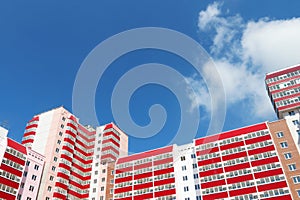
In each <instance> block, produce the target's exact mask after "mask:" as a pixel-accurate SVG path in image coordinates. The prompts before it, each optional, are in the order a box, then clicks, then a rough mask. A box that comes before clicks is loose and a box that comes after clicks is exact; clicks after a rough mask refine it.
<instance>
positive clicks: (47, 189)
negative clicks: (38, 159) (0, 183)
mask: <svg viewBox="0 0 300 200" xmlns="http://www.w3.org/2000/svg"><path fill="white" fill-rule="evenodd" d="M22 144H23V145H24V146H26V147H28V148H31V149H32V150H34V151H36V152H38V153H40V154H42V155H44V156H45V167H44V173H43V176H42V180H41V184H40V189H39V194H38V195H39V199H45V200H50V199H51V200H52V199H99V198H102V199H106V193H105V191H106V190H109V189H110V187H109V185H108V184H107V179H106V178H104V177H105V176H106V173H104V174H103V173H101V172H102V171H105V172H106V171H108V170H109V169H110V166H111V164H109V163H111V162H114V161H115V160H116V159H117V158H118V157H119V156H126V155H127V152H128V137H127V135H126V134H125V133H123V132H122V131H121V130H120V129H119V128H118V127H117V126H116V125H114V124H113V123H110V124H107V125H104V126H100V127H97V128H92V127H91V126H83V125H81V124H80V123H79V119H77V118H76V117H75V116H74V115H73V114H72V113H70V112H69V111H67V110H66V109H65V108H63V107H59V108H56V109H53V110H50V111H47V112H44V113H41V114H39V115H36V116H34V117H33V118H32V119H31V120H30V121H29V122H28V123H27V126H26V130H25V133H24V137H23V140H22ZM103 178H104V179H103Z"/></svg>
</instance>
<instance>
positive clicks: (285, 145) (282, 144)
mask: <svg viewBox="0 0 300 200" xmlns="http://www.w3.org/2000/svg"><path fill="white" fill-rule="evenodd" d="M280 146H281V148H287V147H288V143H287V142H281V143H280Z"/></svg>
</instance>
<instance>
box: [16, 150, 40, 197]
mask: <svg viewBox="0 0 300 200" xmlns="http://www.w3.org/2000/svg"><path fill="white" fill-rule="evenodd" d="M44 159H45V157H44V156H42V155H40V154H39V153H36V152H34V151H33V150H31V149H27V160H26V165H25V171H24V173H23V178H22V181H21V186H20V189H19V196H18V197H19V198H18V199H21V200H28V199H31V200H36V199H38V198H37V194H38V190H39V186H40V181H41V177H42V173H43V167H44Z"/></svg>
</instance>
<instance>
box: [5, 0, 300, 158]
mask: <svg viewBox="0 0 300 200" xmlns="http://www.w3.org/2000/svg"><path fill="white" fill-rule="evenodd" d="M299 7H300V2H299V1H297V0H292V1H289V2H288V3H287V2H285V1H269V0H268V1H246V0H241V1H237V0H232V1H224V2H223V1H222V2H221V1H215V2H214V1H200V0H198V1H194V0H189V1H187V0H182V1H174V0H172V1H171V0H170V1H169V0H165V1H136V0H132V1H89V2H79V1H43V2H41V1H31V0H29V1H25V2H22V1H7V2H6V1H2V2H1V6H0V30H1V31H0V36H1V37H0V66H1V68H0V69H1V75H0V76H1V78H0V85H1V94H2V95H1V104H0V122H4V121H7V122H8V128H9V130H10V135H9V136H10V137H12V138H13V139H15V140H17V141H21V138H22V134H23V131H24V127H25V124H26V122H27V121H28V120H30V119H31V117H32V116H33V115H35V114H38V113H41V112H43V111H46V110H49V109H52V108H54V107H58V106H60V105H63V106H65V107H66V108H67V109H68V110H70V111H72V93H73V86H74V82H75V79H76V75H77V72H78V70H79V68H80V66H81V64H82V62H83V61H84V59H85V58H86V57H87V55H88V54H89V53H90V52H91V51H92V50H93V49H94V48H95V47H96V46H97V45H99V44H100V43H101V42H102V41H104V40H106V39H108V38H109V37H111V36H113V35H115V34H118V33H120V32H123V31H126V30H130V29H134V28H141V27H162V28H168V29H172V30H175V31H178V32H181V33H183V34H185V35H187V36H189V37H191V38H193V39H194V40H195V41H197V42H198V43H199V44H201V45H202V47H203V48H204V49H205V50H206V51H207V53H208V54H209V55H210V56H211V58H212V59H213V60H214V62H215V66H216V69H217V71H218V72H219V74H220V77H221V79H222V82H223V85H224V90H225V93H226V97H221V100H222V99H223V100H224V99H225V100H226V106H225V110H226V116H225V123H224V126H223V130H230V129H233V128H238V127H242V126H246V125H250V124H253V123H258V122H261V121H265V120H269V121H271V120H274V119H276V116H275V114H274V112H273V111H272V108H271V105H270V103H269V100H268V99H267V96H266V93H265V90H264V83H263V81H264V80H263V78H264V74H265V73H266V72H270V71H272V70H276V69H280V68H283V67H285V66H289V65H294V64H298V63H300V57H299V52H300V44H299V42H300V38H299V35H300V30H299V29H300V28H299V27H300V18H299V17H300V16H299V15H300V13H299ZM174 43H176V41H174ZM178 45H180V42H179V43H178ZM110 51H114V49H113V48H112V49H110ZM191 53H193V52H191ZM100 57H101V55H100ZM195 59H197V55H196V56H195ZM145 63H161V64H164V65H168V66H170V67H171V68H174V69H175V70H177V71H178V72H179V73H180V74H182V77H183V78H184V80H185V81H186V84H187V85H188V87H187V88H186V90H185V91H183V92H185V93H186V97H187V98H188V99H189V100H190V105H191V107H190V109H189V110H188V111H186V110H184V111H180V102H179V100H178V99H177V98H176V95H175V94H174V93H172V91H170V89H169V88H168V87H164V86H161V85H159V84H146V85H143V86H141V87H140V88H138V90H136V91H135V92H134V93H133V95H132V96H131V99H130V102H129V105H128V106H127V107H128V109H129V110H130V115H131V118H132V119H133V120H134V122H135V123H137V124H138V125H139V126H146V125H147V124H149V123H151V119H150V117H149V115H148V111H149V108H150V107H151V106H152V105H154V104H161V105H162V106H163V107H164V109H165V114H167V115H166V122H165V123H164V125H163V127H162V129H161V131H159V132H158V133H157V134H155V135H154V136H153V137H146V135H147V134H148V135H149V134H151V133H146V132H143V133H138V134H134V135H133V134H131V133H128V134H129V135H130V148H129V150H130V151H131V152H139V151H143V150H147V149H151V148H156V147H160V146H164V145H167V144H168V143H169V142H170V141H172V138H173V137H174V136H175V134H176V132H177V130H178V128H179V125H180V123H181V120H182V119H181V116H182V115H183V114H184V113H190V114H191V116H195V113H197V111H199V112H200V116H197V117H198V118H199V123H198V126H199V128H198V129H197V130H193V129H187V130H186V134H187V135H192V136H193V137H194V136H196V137H201V136H204V135H206V134H207V129H208V126H209V123H210V121H211V120H210V113H211V111H212V110H213V108H211V107H210V103H209V102H210V101H211V100H210V96H211V95H210V94H209V91H208V88H207V85H206V84H207V83H208V82H209V81H213V80H215V75H213V74H210V73H209V70H206V69H205V68H204V69H203V74H202V75H200V74H197V71H196V70H195V69H194V68H193V66H191V64H190V63H188V62H186V61H185V60H184V59H182V58H180V57H179V56H177V55H174V54H172V53H170V52H166V51H161V50H157V49H144V50H137V51H133V52H130V53H128V54H126V55H123V56H120V57H119V58H118V59H116V60H115V61H114V62H113V63H112V64H111V65H110V66H109V68H108V69H107V70H106V71H105V73H104V74H103V76H102V77H101V80H100V81H99V84H98V86H97V91H96V96H95V108H96V109H95V110H96V114H97V117H98V122H99V123H100V124H104V123H108V122H110V121H115V118H114V117H113V115H112V109H111V105H110V104H111V95H112V92H113V89H114V88H115V85H116V83H117V82H118V80H119V79H120V78H121V77H122V76H123V75H124V74H126V73H128V71H130V70H131V69H133V68H134V67H135V66H137V65H141V64H145ZM204 77H206V79H207V80H208V82H204V79H203V78H204ZM139 78H140V79H145V78H148V77H147V75H144V77H143V76H141V77H139ZM165 78H166V80H169V78H170V77H165ZM179 83H181V82H179ZM183 85H184V84H183ZM189 88H193V92H192V93H191V91H190V90H189ZM218 100H219V99H217V101H218ZM82 106H83V107H84V105H82ZM75 114H76V113H75ZM161 116H162V115H160V114H159V115H154V117H158V118H159V117H161ZM79 117H80V118H81V121H82V123H83V124H89V123H91V122H89V119H88V117H82V116H79ZM197 117H196V118H197ZM196 118H195V121H196V122H197V119H196ZM159 119H160V118H159ZM162 120H163V119H162ZM191 121H193V120H191ZM93 123H94V122H93ZM191 123H192V122H191ZM93 125H96V124H93ZM121 128H122V129H124V130H125V131H126V129H128V127H127V126H126V124H125V125H123V127H122V126H121ZM128 130H129V129H128ZM139 134H140V135H139ZM187 138H189V137H187ZM181 142H182V143H185V142H188V141H184V140H183V141H181Z"/></svg>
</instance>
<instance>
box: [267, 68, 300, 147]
mask: <svg viewBox="0 0 300 200" xmlns="http://www.w3.org/2000/svg"><path fill="white" fill-rule="evenodd" d="M265 82H266V87H267V91H268V95H269V97H270V100H271V102H272V105H273V107H274V110H275V112H276V113H277V116H278V118H279V119H286V120H287V124H288V126H289V128H290V130H291V134H292V137H293V139H294V141H295V143H296V144H297V148H298V150H300V137H299V134H300V127H299V124H300V123H299V120H300V64H299V65H294V66H291V67H288V68H285V69H282V70H278V71H275V72H271V73H268V74H267V75H266V80H265Z"/></svg>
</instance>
